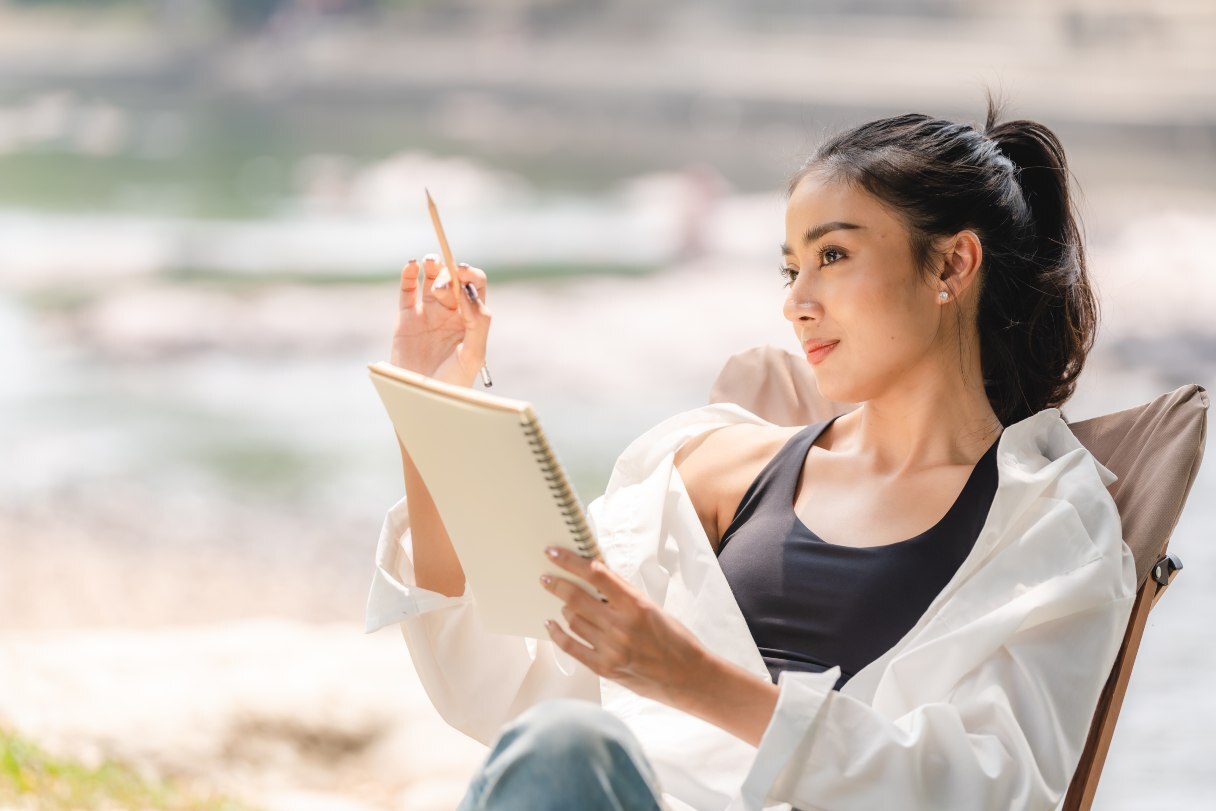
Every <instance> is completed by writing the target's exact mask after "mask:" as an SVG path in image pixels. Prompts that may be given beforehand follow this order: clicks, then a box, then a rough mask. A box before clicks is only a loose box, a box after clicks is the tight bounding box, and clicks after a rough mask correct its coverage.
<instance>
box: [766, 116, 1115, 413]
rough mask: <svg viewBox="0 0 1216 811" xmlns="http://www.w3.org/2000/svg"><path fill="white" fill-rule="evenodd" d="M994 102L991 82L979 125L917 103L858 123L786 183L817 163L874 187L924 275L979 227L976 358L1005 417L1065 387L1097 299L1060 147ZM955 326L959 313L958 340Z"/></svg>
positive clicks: (1038, 405) (1093, 321) (1055, 400)
mask: <svg viewBox="0 0 1216 811" xmlns="http://www.w3.org/2000/svg"><path fill="white" fill-rule="evenodd" d="M999 108H1000V105H998V104H997V103H996V102H994V101H993V99H992V94H991V93H988V114H987V120H986V121H985V123H984V129H983V131H982V132H981V131H979V130H977V129H976V128H975V127H974V126H971V125H969V124H957V123H954V122H951V121H946V120H943V119H940V118H932V117H930V116H927V115H922V114H919V113H909V114H907V115H899V116H894V117H892V118H884V119H880V120H878V121H871V122H870V123H868V124H862V125H861V126H859V127H855V128H853V129H851V130H848V131H846V132H843V133H841V134H839V135H836V136H834V137H832V138H831V139H829V140H828V141H827V142H826V143H824V144H823V145H822V146H820V147H819V149H818V150H816V152H815V153H814V155H813V156H812V157H811V158H810V159H809V160H808V161H807V162H806V163H805V164H803V166H802V167H801V168H800V169H799V170H798V171H797V172H796V173H795V174H794V176H793V177H792V178H791V179H790V182H789V187H788V193H789V194H793V192H794V189H795V188H796V187H797V186H798V183H799V182H800V181H801V180H802V179H803V178H804V177H805V176H806V175H807V174H809V173H810V172H812V171H815V172H825V173H826V176H827V177H829V178H831V179H840V180H844V181H846V182H848V183H851V184H853V185H855V186H856V187H859V188H860V189H862V190H864V191H866V192H868V193H869V194H871V195H873V196H874V197H876V198H878V200H879V201H881V202H882V203H884V204H886V205H887V206H889V207H890V208H891V209H892V210H893V211H894V212H896V214H897V215H899V216H900V218H901V219H902V220H903V221H904V223H905V224H906V225H907V226H908V230H909V232H910V234H911V247H912V254H913V257H914V259H915V261H916V265H917V270H918V273H920V274H921V277H922V278H923V279H925V280H931V279H930V277H933V278H934V279H935V278H937V275H938V274H937V273H936V272H935V270H934V268H933V267H932V261H933V259H934V256H933V243H934V240H935V239H936V238H938V237H943V236H952V235H954V234H956V233H958V232H959V231H962V230H964V229H971V230H973V231H975V232H976V234H978V235H979V238H980V243H981V245H982V246H983V259H982V263H981V268H980V275H979V278H978V279H977V280H976V281H977V282H978V286H979V295H978V298H977V301H978V306H977V308H976V315H975V318H976V327H977V329H978V332H979V340H980V366H981V368H982V369H983V374H984V389H985V392H986V393H987V395H988V401H989V403H991V404H992V409H993V411H994V412H996V415H997V418H998V419H1000V421H1001V424H1002V425H1010V424H1012V423H1015V422H1018V421H1020V420H1022V419H1024V418H1026V417H1028V416H1030V415H1031V414H1034V413H1035V412H1037V411H1040V410H1042V409H1044V408H1048V407H1053V406H1054V407H1059V406H1060V405H1062V404H1063V403H1064V402H1066V401H1067V400H1068V399H1069V398H1070V397H1071V396H1072V394H1073V391H1074V390H1075V388H1076V380H1077V376H1078V375H1079V374H1080V373H1081V369H1082V367H1083V366H1084V365H1085V358H1086V356H1087V355H1088V354H1089V351H1090V349H1091V348H1092V347H1093V342H1094V336H1095V333H1096V331H1097V322H1098V302H1097V299H1096V297H1095V296H1094V292H1093V290H1092V288H1091V286H1090V281H1089V276H1088V273H1087V271H1086V267H1085V249H1084V244H1083V240H1082V230H1081V223H1080V218H1079V216H1078V215H1077V213H1076V212H1075V210H1074V206H1073V200H1072V196H1071V195H1070V193H1069V183H1068V180H1069V171H1068V164H1067V162H1066V161H1065V159H1064V148H1063V147H1062V146H1060V141H1059V139H1058V138H1056V136H1055V134H1054V133H1053V132H1052V131H1051V130H1049V129H1048V128H1047V127H1045V126H1043V125H1042V124H1039V123H1037V122H1034V121H1027V120H1017V121H1007V122H1005V123H1001V124H998V123H997V120H998V119H999V118H1000V117H1001V111H1000V109H999ZM962 326H963V325H962V315H961V313H960V314H959V320H958V329H959V337H960V341H959V343H960V347H961V344H962V340H961V338H962Z"/></svg>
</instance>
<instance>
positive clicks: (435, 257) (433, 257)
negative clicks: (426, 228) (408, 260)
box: [422, 253, 439, 262]
mask: <svg viewBox="0 0 1216 811" xmlns="http://www.w3.org/2000/svg"><path fill="white" fill-rule="evenodd" d="M422 261H423V262H438V261H439V254H437V253H428V254H427V255H426V256H424V257H422Z"/></svg>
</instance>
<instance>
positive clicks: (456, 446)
mask: <svg viewBox="0 0 1216 811" xmlns="http://www.w3.org/2000/svg"><path fill="white" fill-rule="evenodd" d="M368 368H369V370H370V372H371V379H372V382H373V383H374V384H375V387H376V391H377V392H378V393H379V395H380V399H381V400H382V401H383V403H384V406H385V409H386V410H387V411H388V415H389V419H390V420H391V421H392V423H393V427H394V429H396V432H397V435H398V436H399V437H400V438H401V442H402V444H404V445H405V447H406V450H407V451H409V454H410V458H411V459H412V460H413V462H414V465H415V466H416V467H417V468H418V472H419V474H420V475H421V477H422V480H423V482H424V483H425V484H426V487H427V490H428V491H429V492H430V494H431V498H432V499H434V501H435V506H436V508H437V509H438V510H439V515H440V517H441V519H442V520H443V524H444V527H445V528H446V529H447V531H448V536H449V537H450V538H451V539H452V546H453V548H454V549H455V550H456V556H457V557H458V558H460V563H461V567H462V568H463V569H464V573H465V577H466V578H467V580H468V584H469V589H470V591H471V592H472V594H473V598H474V601H475V602H476V604H477V611H478V615H479V617H480V618H481V622H482V624H483V625H484V626H485V628H486V630H488V631H491V632H493V633H500V634H510V635H515V636H527V637H533V638H536V639H548V638H549V632H548V631H547V630H545V627H544V620H545V619H553V620H555V621H557V622H558V623H559V624H560V625H561V627H562V628H563V629H566V624H565V622H564V621H563V617H562V614H561V608H562V601H561V600H560V599H559V598H558V597H556V596H555V595H553V594H551V593H549V592H548V591H547V590H545V588H544V587H542V586H541V585H540V583H539V582H538V578H539V577H540V575H541V574H542V573H543V572H549V573H551V574H555V575H560V576H562V577H566V578H568V579H571V580H574V581H575V582H576V583H578V584H579V585H580V586H582V587H583V588H584V589H586V590H587V591H588V592H589V593H591V594H593V595H596V596H599V594H598V592H597V591H596V590H595V589H594V588H593V587H592V586H590V585H589V584H587V583H585V582H583V581H581V580H577V579H576V578H574V576H573V575H571V574H570V573H569V572H567V571H566V570H564V569H561V568H559V567H558V566H556V565H555V564H553V563H552V562H550V561H549V559H548V558H547V557H545V555H544V549H545V547H546V546H550V545H554V546H562V547H565V548H567V549H571V550H573V551H575V552H579V553H581V554H589V555H592V556H595V555H598V550H597V548H596V546H595V541H594V538H592V537H591V536H590V531H589V529H588V528H587V525H586V519H585V514H584V512H583V508H582V505H581V504H580V503H579V502H578V499H577V496H575V495H574V491H573V488H572V487H571V486H570V484H569V479H568V478H567V477H566V475H565V472H564V470H563V469H562V467H561V464H560V462H558V460H557V458H556V456H555V455H554V453H553V451H552V449H551V447H550V446H549V445H548V442H547V440H546V439H545V438H544V435H543V431H541V430H540V424H539V422H538V421H537V420H536V414H535V412H534V410H533V408H532V405H531V404H530V403H528V402H526V401H523V400H513V399H510V398H506V397H502V396H499V395H493V394H488V393H485V392H480V391H475V390H473V389H470V388H465V387H461V386H453V385H450V384H446V383H442V382H439V381H436V380H433V379H431V378H429V377H426V376H425V375H420V374H417V373H414V372H410V371H408V370H405V369H400V368H398V367H396V366H392V365H391V364H388V363H384V362H378V363H372V364H369V365H368ZM562 488H565V490H563V489H562ZM571 504H573V505H574V509H573V510H571V511H570V512H566V511H565V510H564V509H563V505H565V506H569V505H571ZM575 513H576V514H575ZM587 539H589V543H586V542H582V541H584V540H587ZM576 636H577V635H576Z"/></svg>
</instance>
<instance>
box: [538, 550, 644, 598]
mask: <svg viewBox="0 0 1216 811" xmlns="http://www.w3.org/2000/svg"><path fill="white" fill-rule="evenodd" d="M552 550H553V552H552V553H551V554H550V553H549V552H548V550H546V554H549V557H550V559H551V560H552V561H553V562H554V563H556V564H557V565H558V566H560V567H562V568H563V569H565V570H566V571H568V572H570V573H571V574H575V575H578V576H579V577H580V578H582V579H583V580H585V581H587V582H588V583H590V584H591V585H592V586H594V587H595V588H597V589H598V590H599V592H600V594H603V595H604V596H605V597H607V598H608V602H609V603H613V602H614V601H615V603H616V605H618V606H619V605H622V604H623V603H624V602H625V600H626V599H629V598H631V597H633V596H634V592H633V589H632V587H631V586H630V585H629V584H628V583H626V582H625V581H624V580H622V579H621V578H620V576H619V575H617V574H616V573H615V572H613V571H612V570H611V569H609V568H608V565H607V564H606V563H604V561H603V560H602V559H600V558H595V559H588V558H585V557H583V556H582V555H579V554H576V553H574V552H571V551H570V550H569V549H562V548H561V547H552Z"/></svg>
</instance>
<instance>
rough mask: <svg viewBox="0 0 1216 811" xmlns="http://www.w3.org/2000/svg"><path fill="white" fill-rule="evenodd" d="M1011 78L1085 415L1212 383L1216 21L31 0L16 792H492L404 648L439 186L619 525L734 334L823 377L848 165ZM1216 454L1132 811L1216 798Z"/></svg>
mask: <svg viewBox="0 0 1216 811" xmlns="http://www.w3.org/2000/svg"><path fill="white" fill-rule="evenodd" d="M985 87H990V88H992V89H993V90H994V92H997V93H999V94H1003V95H1004V96H1005V97H1006V98H1007V99H1008V101H1009V107H1008V112H1007V116H1008V117H1011V118H1012V117H1023V118H1032V119H1036V120H1038V121H1041V122H1043V123H1045V124H1046V125H1048V126H1049V127H1051V128H1053V129H1054V130H1055V131H1056V133H1057V134H1058V135H1059V136H1060V138H1061V140H1062V141H1063V143H1064V146H1065V148H1066V150H1067V152H1068V155H1069V159H1070V161H1071V164H1072V169H1073V172H1074V175H1075V180H1076V182H1077V184H1078V189H1079V200H1080V206H1081V212H1082V216H1083V218H1084V221H1085V224H1086V231H1087V238H1088V246H1089V251H1090V260H1091V271H1092V274H1093V276H1094V279H1095V281H1096V284H1097V286H1098V293H1099V297H1100V300H1101V304H1102V326H1101V331H1100V333H1099V336H1098V343H1097V346H1096V347H1095V350H1094V352H1093V354H1092V355H1091V356H1090V361H1089V365H1088V366H1087V368H1086V370H1085V373H1084V374H1083V376H1082V378H1081V384H1080V386H1079V389H1078V392H1077V395H1076V396H1075V397H1074V399H1073V400H1072V401H1071V402H1070V403H1069V404H1068V405H1067V406H1066V407H1065V408H1064V409H1063V411H1064V414H1065V416H1066V418H1068V419H1070V420H1080V419H1085V418H1088V417H1091V416H1095V415H1097V414H1101V413H1106V412H1110V411H1115V410H1118V409H1121V408H1127V407H1131V406H1134V405H1138V404H1140V403H1143V402H1145V401H1146V400H1149V399H1151V398H1153V397H1155V396H1157V395H1159V394H1162V393H1165V392H1168V391H1170V390H1172V389H1174V388H1176V387H1178V386H1180V385H1184V384H1187V383H1200V384H1203V385H1205V386H1207V387H1208V388H1209V389H1210V388H1211V387H1212V384H1213V382H1214V381H1216V320H1214V319H1213V312H1214V311H1216V266H1214V265H1213V260H1212V259H1211V245H1212V242H1213V238H1214V237H1216V5H1213V4H1212V3H1211V2H1209V0H1154V1H1153V2H1148V0H1144V1H1143V2H1136V1H1133V0H1102V1H1101V2H1098V0H1094V1H1093V2H1087V1H1086V0H1052V2H1047V0H1027V1H1026V2H1022V3H1018V4H1009V3H1000V2H995V0H915V1H914V2H911V1H909V0H903V1H902V2H896V0H848V2H846V1H845V0H816V2H792V1H791V0H751V2H747V3H743V2H726V0H698V2H692V1H691V0H673V1H672V2H667V3H652V2H642V0H564V1H562V2H558V1H557V0H447V2H437V1H435V2H427V1H426V0H415V1H413V2H411V1H409V0H220V1H218V2H202V1H201V0H93V1H92V2H73V1H72V0H43V1H42V2H35V0H0V454H2V456H0V458H2V459H3V463H2V464H0V806H3V807H16V808H44V807H45V808H59V807H63V808H69V807H70V808H77V807H85V808H93V807H96V808H102V807H115V806H118V807H149V808H179V807H180V808H196V807H198V808H203V807H205V808H213V807H214V808H219V807H225V808H227V807H231V808H236V807H247V806H248V807H257V808H266V809H312V808H325V809H339V811H340V810H341V809H346V808H349V809H410V811H415V810H418V811H429V810H430V809H435V810H438V809H450V808H452V807H453V806H454V805H455V803H456V801H457V799H458V798H459V797H460V796H461V795H462V794H463V791H464V788H465V786H466V785H467V781H468V778H469V776H470V774H471V772H472V770H473V768H474V767H475V765H476V764H477V763H479V762H480V760H481V759H482V758H483V757H484V754H485V749H484V747H482V746H480V745H479V744H476V743H474V742H472V741H468V740H467V739H464V738H463V736H461V735H460V734H459V733H456V732H454V731H453V730H450V729H448V728H447V727H446V726H445V725H444V724H443V722H442V721H441V720H440V719H438V718H437V717H436V716H435V714H434V711H433V710H432V709H431V708H430V705H429V702H428V701H427V699H426V696H425V695H424V694H423V693H422V691H421V689H420V688H419V686H418V684H417V680H416V677H415V676H414V674H413V670H412V666H411V664H410V661H409V658H408V652H407V649H406V647H405V644H404V642H403V641H402V640H401V638H400V635H399V634H397V633H396V632H395V631H393V630H386V631H383V632H381V633H378V634H374V635H371V636H364V635H362V626H361V623H362V611H363V603H364V599H365V596H366V590H367V586H368V583H369V581H370V575H371V571H372V560H373V558H372V556H373V551H374V548H375V543H376V539H377V537H378V534H379V531H380V525H381V521H382V520H383V514H384V511H385V510H386V509H387V508H388V507H389V506H390V505H391V504H392V503H393V502H395V501H396V500H397V499H398V498H399V497H400V496H401V493H402V484H401V475H400V460H399V457H398V456H397V452H396V446H395V443H394V441H393V438H392V432H391V427H390V425H389V423H388V421H387V418H386V417H385V416H384V414H383V410H382V407H381V405H380V403H379V400H378V399H377V398H376V396H375V393H374V391H373V389H372V386H371V384H370V382H369V381H368V379H367V372H366V363H367V362H369V361H373V360H381V359H386V358H387V355H388V347H389V335H390V332H391V329H392V326H393V319H394V316H395V307H396V295H397V294H396V290H397V278H398V274H399V270H400V267H401V265H402V264H403V263H404V262H405V261H406V260H407V259H409V258H411V257H419V258H420V257H421V256H422V255H423V254H425V253H427V252H430V251H435V250H437V245H435V244H434V241H433V236H432V233H431V230H430V225H429V222H428V220H427V216H426V210H425V204H424V198H423V192H422V189H423V186H424V185H425V186H427V187H428V188H429V189H430V191H431V193H432V194H433V195H434V197H435V199H436V202H437V204H438V205H439V208H440V211H441V213H442V214H443V217H444V223H445V225H446V227H447V231H448V236H449V239H450V241H451V243H452V246H453V249H454V251H455V254H456V258H457V259H458V260H463V261H468V262H470V263H471V264H474V265H476V266H478V267H481V268H483V269H484V270H485V271H486V272H487V274H488V275H489V285H490V293H489V300H490V303H491V305H492V306H493V308H494V314H495V320H494V326H493V328H492V330H491V337H490V349H489V355H488V365H489V367H490V369H491V372H492V373H493V375H494V388H493V391H495V392H496V393H500V394H504V395H507V396H512V397H519V398H522V399H528V400H531V401H532V402H533V403H534V404H535V405H536V407H537V409H538V412H539V413H540V414H541V416H542V420H543V421H544V423H545V426H546V429H547V431H548V432H549V434H550V436H551V438H552V440H553V442H554V444H555V446H556V448H557V449H558V451H559V454H560V456H561V458H562V460H563V462H564V464H565V465H566V466H567V467H568V468H569V469H570V470H571V471H572V473H573V474H574V476H575V479H576V484H577V488H578V491H579V494H580V495H581V496H582V498H583V499H584V501H590V500H591V499H592V498H594V497H595V496H597V495H599V494H600V493H601V492H602V491H603V488H604V486H605V484H606V483H607V480H608V476H609V474H610V472H611V468H612V464H613V461H614V460H615V458H616V456H617V455H618V454H619V453H620V452H621V451H622V450H623V449H624V448H625V446H626V445H627V444H628V443H629V442H630V441H631V440H632V439H633V438H635V437H637V436H639V435H640V434H641V433H642V432H644V431H645V430H646V429H647V428H649V427H651V426H652V425H654V424H656V423H657V422H659V421H660V420H662V419H664V418H665V417H667V416H670V415H672V414H674V413H676V412H677V411H681V410H684V409H688V408H693V407H696V406H698V405H701V404H703V403H704V402H706V400H707V397H708V393H709V387H710V384H711V383H712V382H713V380H714V378H715V376H716V375H717V373H718V371H719V370H720V369H721V367H722V365H723V363H724V362H725V361H726V359H727V358H728V357H729V356H730V355H731V354H732V353H734V352H739V351H742V350H744V349H747V348H750V347H752V346H756V345H758V344H776V345H779V346H783V347H785V348H786V349H788V350H790V351H793V352H797V351H798V345H797V341H796V340H795V339H794V336H793V333H792V331H791V330H790V329H789V327H788V322H786V321H785V319H784V318H783V317H782V315H781V302H782V299H783V296H784V290H783V287H782V284H783V283H782V280H781V279H780V277H779V276H778V274H777V264H778V262H777V260H778V259H779V256H778V249H777V247H776V246H777V245H778V244H779V243H780V242H781V240H782V238H783V230H784V221H783V211H784V199H783V186H784V181H785V179H786V177H787V176H788V175H789V174H790V173H791V172H792V171H793V170H795V169H796V168H797V166H798V165H799V163H800V162H801V161H802V160H803V159H804V158H805V157H806V156H807V155H808V154H809V153H810V152H811V151H812V150H813V149H814V147H815V145H816V144H817V143H818V142H819V141H820V140H821V139H823V138H824V137H826V136H827V135H829V134H831V133H834V132H836V131H838V130H839V129H841V128H844V127H846V126H850V125H853V124H858V123H861V122H863V121H866V120H869V119H872V118H877V117H881V116H886V115H894V114H898V113H903V112H925V113H930V114H934V115H940V116H944V117H948V118H953V119H955V120H959V121H966V122H971V123H976V124H982V123H983V115H984V88H985ZM1211 459H1212V455H1211V454H1209V462H1208V464H1207V466H1206V468H1204V469H1201V471H1200V474H1199V477H1198V479H1197V480H1196V482H1195V485H1194V490H1193V492H1192V494H1191V498H1190V502H1189V505H1188V509H1187V511H1186V512H1185V513H1184V515H1183V517H1182V520H1181V522H1180V523H1179V525H1178V527H1177V530H1176V531H1175V534H1174V536H1173V540H1172V542H1171V546H1170V548H1171V551H1174V552H1176V553H1177V554H1178V555H1180V556H1181V557H1182V559H1183V561H1184V563H1185V564H1186V571H1185V574H1184V576H1183V577H1182V578H1181V579H1180V580H1179V581H1178V582H1177V583H1176V584H1175V586H1174V588H1172V589H1171V590H1170V594H1169V596H1168V598H1167V599H1165V600H1163V601H1162V602H1161V603H1160V604H1159V606H1158V607H1157V608H1156V609H1155V611H1154V612H1153V615H1152V617H1151V619H1150V621H1149V624H1148V629H1147V631H1146V634H1145V637H1144V641H1143V645H1142V647H1141V651H1140V656H1139V659H1138V661H1137V664H1136V668H1135V672H1134V674H1133V676H1132V680H1131V685H1130V688H1129V693H1128V697H1127V701H1126V704H1125V707H1124V710H1123V713H1122V716H1121V718H1120V721H1119V724H1118V727H1117V730H1116V733H1115V737H1114V742H1113V745H1112V747H1111V752H1110V755H1109V758H1108V761H1107V765H1106V769H1105V772H1104V776H1103V778H1102V784H1101V788H1100V790H1099V792H1098V797H1097V803H1096V806H1095V807H1097V808H1100V809H1140V808H1150V807H1151V808H1194V807H1199V806H1200V805H1201V804H1202V803H1203V802H1204V801H1210V797H1211V796H1212V795H1213V793H1214V792H1216V773H1213V771H1212V770H1211V768H1210V766H1211V763H1212V762H1213V760H1216V736H1213V735H1212V733H1211V730H1212V728H1213V727H1214V726H1216V700H1214V699H1213V697H1212V695H1211V693H1210V691H1209V690H1207V689H1206V685H1208V684H1209V683H1210V680H1211V678H1212V675H1213V672H1214V671H1216V646H1213V644H1212V643H1213V641H1214V640H1213V638H1212V629H1211V626H1210V621H1209V618H1210V617H1211V616H1212V612H1213V607H1214V606H1213V602H1214V598H1213V597H1212V596H1211V595H1212V594H1213V593H1216V590H1214V588H1213V587H1216V575H1214V574H1213V572H1214V571H1216V549H1214V548H1213V545H1212V544H1211V537H1210V535H1211V532H1210V529H1208V528H1210V527H1211V526H1212V525H1213V524H1214V523H1216V508H1214V507H1213V503H1214V501H1216V500H1214V499H1213V498H1212V497H1213V496H1214V495H1216V488H1214V487H1213V482H1214V481H1216V470H1214V467H1216V464H1214V463H1213V462H1212V461H1211ZM35 797H37V799H34V798H35Z"/></svg>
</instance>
